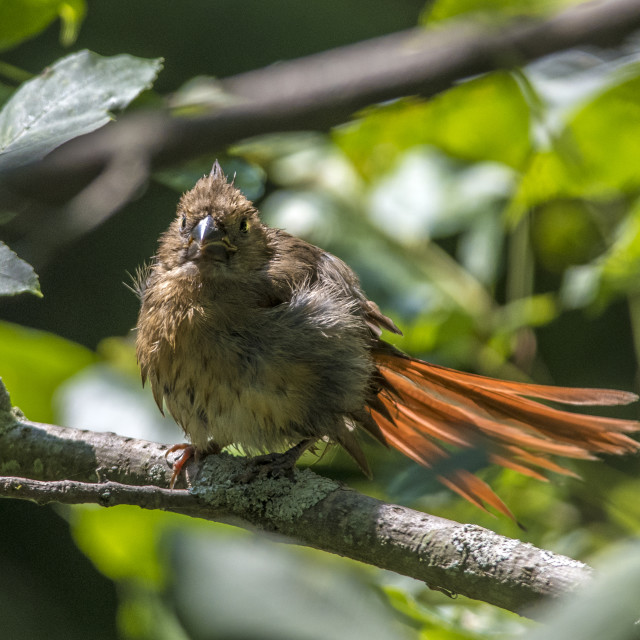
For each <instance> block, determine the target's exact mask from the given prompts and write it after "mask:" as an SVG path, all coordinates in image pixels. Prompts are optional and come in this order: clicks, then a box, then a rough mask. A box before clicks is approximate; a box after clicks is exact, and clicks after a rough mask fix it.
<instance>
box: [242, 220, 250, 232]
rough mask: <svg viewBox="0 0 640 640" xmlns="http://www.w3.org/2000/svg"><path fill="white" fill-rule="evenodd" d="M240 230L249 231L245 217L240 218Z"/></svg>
mask: <svg viewBox="0 0 640 640" xmlns="http://www.w3.org/2000/svg"><path fill="white" fill-rule="evenodd" d="M240 231H242V233H247V231H249V221H248V220H247V219H246V218H242V220H240Z"/></svg>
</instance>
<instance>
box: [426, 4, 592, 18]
mask: <svg viewBox="0 0 640 640" xmlns="http://www.w3.org/2000/svg"><path fill="white" fill-rule="evenodd" d="M585 1H586V0H437V1H436V2H434V3H433V4H430V5H429V6H428V7H427V9H426V10H425V12H424V15H423V17H422V20H421V21H422V22H423V23H427V24H432V23H434V22H439V21H441V20H448V19H449V18H455V17H467V16H469V15H470V16H473V17H474V18H475V19H477V18H478V16H479V15H485V16H487V17H491V18H493V20H494V21H495V20H506V19H512V18H514V17H516V16H544V15H546V14H550V13H553V12H555V11H559V10H561V9H562V8H564V7H567V6H570V5H572V4H580V2H585Z"/></svg>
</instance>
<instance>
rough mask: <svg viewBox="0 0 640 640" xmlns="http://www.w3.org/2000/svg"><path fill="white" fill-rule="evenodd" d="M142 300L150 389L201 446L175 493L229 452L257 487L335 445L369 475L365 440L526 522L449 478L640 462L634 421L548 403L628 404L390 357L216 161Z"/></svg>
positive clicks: (185, 206)
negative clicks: (495, 470) (466, 456)
mask: <svg viewBox="0 0 640 640" xmlns="http://www.w3.org/2000/svg"><path fill="white" fill-rule="evenodd" d="M135 289H136V292H137V294H138V296H139V298H140V301H141V306H140V312H139V317H138V322H137V326H136V330H137V335H136V353H137V359H138V363H139V367H140V371H141V376H142V383H143V385H144V384H145V383H146V382H148V383H149V384H150V386H151V390H152V393H153V396H154V399H155V401H156V403H157V405H158V407H159V409H160V411H161V412H163V413H164V410H165V408H166V410H168V411H169V413H170V414H171V416H172V417H173V418H174V419H175V421H176V422H177V423H178V425H179V426H180V427H181V428H182V430H183V431H184V433H185V434H186V436H187V438H188V439H189V440H190V443H191V444H186V443H185V444H180V445H174V446H173V447H171V448H170V449H169V451H168V452H167V453H169V452H175V451H180V450H183V453H182V455H181V457H180V458H178V459H177V460H176V461H175V463H174V467H173V476H172V479H171V487H173V486H174V484H175V482H176V479H177V477H178V476H179V474H180V472H181V471H182V468H183V466H184V464H185V463H186V461H187V460H188V459H189V458H190V457H192V456H194V455H195V456H196V457H199V456H201V455H204V454H215V453H219V452H220V451H221V450H222V449H224V448H225V447H228V446H231V445H234V446H236V447H240V448H241V449H242V450H243V451H244V452H245V453H246V454H247V455H249V456H251V457H250V461H251V468H252V469H253V470H254V471H255V474H256V475H262V474H267V475H273V476H278V475H282V474H286V475H289V476H291V474H292V473H293V471H292V470H293V468H294V467H295V465H296V462H297V460H298V459H299V457H300V456H301V455H302V454H303V453H304V452H305V451H307V450H309V449H310V450H315V448H316V447H317V446H318V444H321V443H323V442H324V443H329V444H337V445H340V446H342V447H343V448H344V449H345V450H346V451H347V452H348V453H349V454H350V456H351V457H352V458H353V459H354V460H355V462H356V464H357V465H358V466H359V467H360V469H361V470H362V471H363V472H364V474H366V475H367V476H369V477H370V476H371V471H370V467H369V464H368V462H367V459H366V457H365V455H364V452H363V449H362V446H361V434H368V435H369V436H371V437H372V438H373V439H374V440H377V441H378V442H380V443H381V444H383V445H385V446H386V447H392V448H395V449H397V450H399V451H400V452H401V453H402V454H404V455H405V456H406V457H408V458H410V459H411V460H413V461H414V462H416V463H418V464H420V465H423V466H424V467H427V468H430V469H433V470H434V473H436V474H437V477H438V480H439V481H440V482H441V483H442V484H443V485H445V486H446V487H448V488H449V489H451V490H453V491H454V492H456V493H458V494H459V495H461V496H462V497H463V498H465V499H467V500H468V501H470V502H471V503H473V504H474V505H476V506H477V507H479V508H481V509H484V510H488V509H487V507H493V508H494V509H496V510H497V511H498V512H500V513H502V514H504V515H506V516H508V517H509V518H514V516H513V514H512V512H511V510H510V509H509V508H508V507H507V505H506V504H505V503H504V502H503V501H502V499H501V498H500V497H499V496H498V495H497V494H496V493H495V492H494V491H493V490H492V489H491V487H490V486H489V485H488V484H487V483H486V482H485V481H483V480H482V479H480V478H479V477H478V476H476V475H474V474H473V473H471V472H470V471H468V470H466V469H464V468H449V467H450V466H451V465H448V464H447V462H448V461H451V459H452V456H453V454H454V452H456V451H460V450H465V449H472V448H483V450H484V451H485V452H486V456H487V457H488V461H489V462H490V463H493V464H496V465H499V466H502V467H505V468H508V469H514V470H516V471H518V472H520V473H523V474H526V475H528V476H531V477H533V478H537V479H540V480H547V478H546V475H544V472H546V471H551V472H556V473H560V474H564V475H576V474H575V473H574V472H573V471H572V470H571V469H570V468H568V467H567V466H565V465H566V462H565V461H563V460H562V458H573V459H594V458H597V454H631V453H634V452H637V451H638V449H639V448H640V444H639V443H638V442H637V441H636V440H634V439H633V438H632V437H631V435H630V434H632V433H633V432H636V431H638V430H640V423H639V422H637V421H634V420H627V419H619V418H610V417H602V416H593V415H585V414H577V413H574V412H571V411H568V410H566V409H561V408H558V407H557V406H554V405H553V404H549V403H555V404H562V405H601V406H605V405H624V404H628V403H631V402H633V401H635V400H637V399H638V396H637V395H636V394H634V393H632V392H628V391H619V390H613V389H586V388H570V387H556V386H547V385H539V384H534V383H523V382H515V381H507V380H499V379H495V378H490V377H486V376H481V375H477V374H471V373H465V372H461V371H457V370H454V369H450V368H446V367H444V366H440V365H437V364H432V363H429V362H426V361H423V360H419V359H417V358H414V357H411V356H409V355H407V354H405V353H404V352H402V351H400V350H399V349H398V348H396V347H395V346H392V345H391V344H390V343H389V342H387V341H385V340H384V339H383V338H382V334H383V331H388V332H391V333H393V334H399V335H401V331H400V329H399V328H398V327H397V326H396V324H395V323H394V322H393V320H391V319H390V318H389V317H387V316H386V315H384V314H383V313H382V312H381V310H380V308H379V307H378V305H377V304H376V303H375V302H373V301H371V300H369V299H368V298H367V296H366V295H365V293H364V292H363V290H362V287H361V285H360V282H359V279H358V277H357V276H356V274H355V273H354V271H353V270H352V269H351V268H350V267H349V266H347V264H345V262H343V261H342V260H341V259H339V258H337V257H336V256H334V255H332V254H331V253H329V252H327V251H324V250H323V249H321V248H319V247H316V246H314V245H312V244H310V243H308V242H306V241H304V240H302V239H300V238H297V237H295V236H293V235H290V234H289V233H287V232H286V231H284V230H281V229H276V228H271V227H269V226H267V225H266V224H264V223H263V222H262V221H261V219H260V216H259V212H258V210H257V209H256V207H255V206H254V204H253V203H252V202H251V201H250V200H248V199H247V198H246V197H245V196H244V195H243V194H242V192H241V191H240V190H239V189H238V188H237V187H236V186H235V184H234V180H228V179H227V177H226V176H225V174H224V172H223V170H222V168H221V167H220V164H219V163H218V162H217V161H216V162H215V164H214V165H213V168H212V170H211V172H210V173H209V174H207V175H205V176H203V177H202V178H201V179H200V180H199V181H198V182H197V183H196V184H195V186H194V187H193V188H192V189H191V190H190V191H188V192H186V193H184V194H183V195H182V197H181V199H180V201H179V204H178V207H177V215H176V217H175V219H174V220H173V222H172V223H171V224H170V226H169V228H168V229H167V231H166V232H165V233H163V234H162V235H161V236H160V239H159V244H158V249H157V252H156V255H155V256H154V257H153V258H152V260H151V262H150V263H149V264H148V265H147V267H146V268H143V269H141V270H140V271H139V273H138V275H137V277H136V279H135ZM558 458H559V459H560V460H558ZM253 475H254V474H253V473H250V474H249V476H250V477H248V478H244V479H245V480H247V481H250V479H251V477H253ZM514 519H515V518H514Z"/></svg>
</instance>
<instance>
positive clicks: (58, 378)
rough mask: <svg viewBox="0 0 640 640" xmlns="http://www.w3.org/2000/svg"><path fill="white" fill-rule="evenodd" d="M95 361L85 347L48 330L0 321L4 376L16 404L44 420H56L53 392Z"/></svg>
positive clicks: (0, 363) (0, 365)
mask: <svg viewBox="0 0 640 640" xmlns="http://www.w3.org/2000/svg"><path fill="white" fill-rule="evenodd" d="M93 362H95V356H94V354H93V353H92V352H91V351H89V350H88V349H86V348H85V347H82V346H80V345H79V344H75V343H74V342H70V341H69V340H65V339H63V338H60V337H59V336H56V335H53V334H51V333H46V332H45V331H36V330H35V329H27V328H25V327H21V326H19V325H15V324H11V323H9V322H0V377H2V379H3V381H4V383H5V385H6V386H7V389H8V390H9V393H10V394H11V400H12V401H13V404H14V405H16V406H19V407H20V408H21V409H22V410H23V411H24V412H25V413H26V415H27V416H28V417H29V418H30V419H32V420H37V421H40V422H52V421H53V419H54V416H53V412H52V410H51V401H52V398H53V393H54V391H55V390H56V389H57V387H58V386H59V385H60V384H61V383H62V382H63V381H64V380H66V379H67V378H69V377H71V376H72V375H74V374H75V373H77V372H78V371H80V369H83V368H84V367H86V366H87V365H89V364H92V363H93Z"/></svg>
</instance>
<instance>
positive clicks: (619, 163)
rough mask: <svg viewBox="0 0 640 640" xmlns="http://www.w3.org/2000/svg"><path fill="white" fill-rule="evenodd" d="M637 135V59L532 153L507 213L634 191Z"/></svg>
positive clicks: (638, 184)
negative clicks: (546, 145) (545, 146)
mask: <svg viewBox="0 0 640 640" xmlns="http://www.w3.org/2000/svg"><path fill="white" fill-rule="evenodd" d="M612 83H615V84H613V86H612ZM639 138H640V64H638V63H633V64H630V65H626V66H625V67H622V68H620V69H619V70H617V71H616V73H615V74H612V77H611V78H610V79H609V82H608V84H607V86H606V87H605V88H604V89H603V90H602V91H601V92H600V93H599V94H598V95H596V96H595V97H593V99H591V100H590V101H589V102H588V103H587V104H584V105H582V106H581V107H580V108H579V109H578V110H577V111H575V112H574V113H573V114H572V115H571V117H570V118H569V119H568V121H567V124H566V126H565V128H564V129H563V130H562V131H560V133H559V134H558V135H557V136H556V137H555V139H554V140H553V141H552V148H551V149H544V150H541V151H540V152H539V153H536V154H535V156H532V158H531V160H530V162H529V165H528V167H527V170H526V172H525V173H524V175H523V177H522V180H521V182H520V185H519V187H518V191H517V193H516V195H515V197H514V198H513V201H512V202H511V204H510V208H509V212H508V213H509V215H510V217H511V218H512V219H517V218H518V217H520V216H521V215H522V214H523V212H524V211H526V210H527V209H528V208H531V207H534V206H537V205H540V204H542V203H544V202H548V201H550V200H553V199H557V198H567V199H570V198H582V199H601V200H606V199H612V198H616V197H619V196H620V195H621V194H628V193H634V192H635V191H636V190H637V189H638V188H640V173H638V170H637V167H638V164H639V163H640V151H639V149H638V145H637V144H636V141H637V140H638V139H639Z"/></svg>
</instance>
